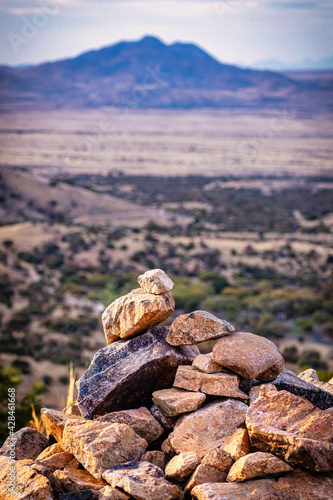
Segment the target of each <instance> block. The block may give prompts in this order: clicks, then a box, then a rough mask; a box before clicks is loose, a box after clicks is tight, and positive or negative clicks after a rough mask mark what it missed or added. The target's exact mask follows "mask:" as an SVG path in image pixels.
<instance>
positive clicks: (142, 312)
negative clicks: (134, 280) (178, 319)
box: [102, 288, 175, 345]
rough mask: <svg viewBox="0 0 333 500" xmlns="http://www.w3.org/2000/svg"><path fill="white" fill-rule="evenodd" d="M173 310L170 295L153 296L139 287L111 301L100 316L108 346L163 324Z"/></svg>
mask: <svg viewBox="0 0 333 500" xmlns="http://www.w3.org/2000/svg"><path fill="white" fill-rule="evenodd" d="M174 309H175V301H174V299H173V297H172V295H171V293H170V292H169V293H165V294H163V295H154V294H152V293H145V292H144V291H143V290H142V289H141V288H137V289H135V290H132V291H131V292H130V293H128V294H127V295H124V296H123V297H119V298H118V299H116V300H115V301H114V302H112V303H111V304H110V305H109V306H108V307H107V308H106V309H105V311H104V312H103V314H102V323H103V328H104V333H105V338H106V342H107V344H108V345H109V344H112V343H113V342H115V341H117V340H119V339H128V338H132V337H134V336H136V335H138V334H140V333H143V332H145V331H147V330H148V329H149V328H154V327H155V326H158V325H159V324H160V323H162V322H163V321H165V320H166V319H167V318H168V317H169V316H171V314H172V313H173V311H174Z"/></svg>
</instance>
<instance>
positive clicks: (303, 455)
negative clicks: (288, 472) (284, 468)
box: [246, 384, 333, 471]
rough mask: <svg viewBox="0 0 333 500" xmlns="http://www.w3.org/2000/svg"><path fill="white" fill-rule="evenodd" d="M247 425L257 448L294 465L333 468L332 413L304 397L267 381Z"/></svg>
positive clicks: (249, 411)
mask: <svg viewBox="0 0 333 500" xmlns="http://www.w3.org/2000/svg"><path fill="white" fill-rule="evenodd" d="M246 426H247V429H248V432H249V436H250V441H251V445H252V447H253V448H254V449H256V450H260V451H264V452H271V453H273V454H274V455H276V456H277V457H279V458H281V459H283V460H285V461H286V462H287V463H288V464H290V465H291V466H292V467H295V466H296V467H297V466H299V467H302V468H305V469H309V470H313V471H330V470H332V469H333V432H332V431H333V413H327V412H324V411H322V410H320V409H319V408H316V407H315V406H313V405H312V404H311V403H310V402H309V401H307V400H306V399H305V398H301V397H299V396H295V395H294V394H291V393H290V392H287V391H280V392H279V391H278V390H277V389H276V388H275V386H274V385H272V384H267V385H266V386H263V387H262V388H261V391H260V394H259V397H258V398H257V399H256V400H255V401H254V402H253V403H252V404H251V405H250V407H249V409H248V412H247V416H246Z"/></svg>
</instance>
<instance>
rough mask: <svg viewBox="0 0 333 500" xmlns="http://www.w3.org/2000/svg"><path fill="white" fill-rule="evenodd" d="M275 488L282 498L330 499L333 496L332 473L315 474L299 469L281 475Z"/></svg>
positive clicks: (298, 499)
mask: <svg viewBox="0 0 333 500" xmlns="http://www.w3.org/2000/svg"><path fill="white" fill-rule="evenodd" d="M275 490H276V492H277V495H278V499H280V498H282V500H285V499H286V500H289V499H290V500H324V499H325V500H326V499H327V500H330V499H331V498H333V494H332V492H333V477H332V473H330V474H329V475H326V474H315V473H311V472H308V471H304V470H300V469H298V470H295V471H294V472H291V473H290V474H286V475H285V476H283V477H280V479H279V480H278V482H277V484H276V486H275Z"/></svg>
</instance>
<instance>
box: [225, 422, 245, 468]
mask: <svg viewBox="0 0 333 500" xmlns="http://www.w3.org/2000/svg"><path fill="white" fill-rule="evenodd" d="M250 449H251V445H250V439H249V433H248V432H247V430H246V429H237V430H236V431H235V432H234V433H233V434H232V436H230V437H228V438H227V439H226V441H225V442H224V443H223V445H222V450H224V451H225V452H227V453H229V455H230V456H231V458H232V459H233V460H235V461H236V460H238V459H239V458H241V457H244V456H245V455H247V454H248V453H250Z"/></svg>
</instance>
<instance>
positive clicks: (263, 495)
mask: <svg viewBox="0 0 333 500" xmlns="http://www.w3.org/2000/svg"><path fill="white" fill-rule="evenodd" d="M274 486H275V481H274V480H271V479H256V480H254V481H246V482H245V483H205V484H200V485H199V486H196V487H195V488H193V490H192V491H191V495H192V497H193V498H195V499H197V500H293V499H292V497H287V498H281V497H278V496H277V495H276V493H275V489H274Z"/></svg>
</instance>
